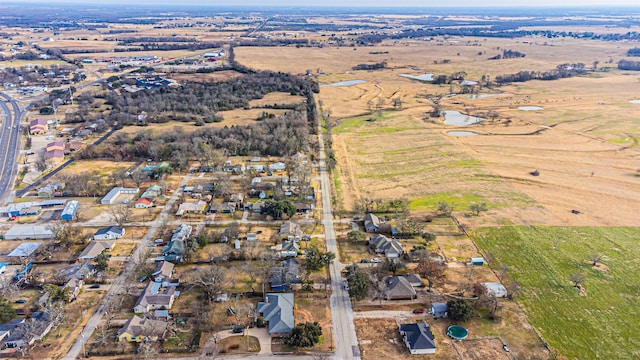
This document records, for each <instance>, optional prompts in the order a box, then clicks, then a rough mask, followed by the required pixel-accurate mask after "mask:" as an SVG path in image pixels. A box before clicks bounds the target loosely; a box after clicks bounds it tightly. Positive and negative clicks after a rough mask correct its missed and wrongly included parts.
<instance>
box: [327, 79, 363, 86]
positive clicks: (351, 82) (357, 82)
mask: <svg viewBox="0 0 640 360" xmlns="http://www.w3.org/2000/svg"><path fill="white" fill-rule="evenodd" d="M365 82H366V81H364V80H347V81H340V82H334V83H331V84H322V85H320V86H352V85H358V84H362V83H365Z"/></svg>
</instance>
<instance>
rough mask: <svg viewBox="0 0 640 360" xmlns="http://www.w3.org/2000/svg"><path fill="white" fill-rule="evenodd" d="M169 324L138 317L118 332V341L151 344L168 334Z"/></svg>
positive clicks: (135, 316) (128, 321)
mask: <svg viewBox="0 0 640 360" xmlns="http://www.w3.org/2000/svg"><path fill="white" fill-rule="evenodd" d="M167 326H168V324H167V322H165V321H162V320H152V319H143V318H141V317H139V316H137V315H133V317H132V318H131V319H129V320H127V322H126V323H125V324H124V326H123V327H122V328H121V329H120V330H118V333H117V335H118V341H127V342H143V341H144V342H150V341H158V340H160V339H163V338H164V336H165V334H166V332H167Z"/></svg>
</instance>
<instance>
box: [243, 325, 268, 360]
mask: <svg viewBox="0 0 640 360" xmlns="http://www.w3.org/2000/svg"><path fill="white" fill-rule="evenodd" d="M248 333H249V335H251V336H255V337H257V338H258V341H259V342H260V352H259V353H258V354H260V355H265V354H272V352H271V335H269V331H268V330H267V328H257V327H256V328H250V329H249V330H248Z"/></svg>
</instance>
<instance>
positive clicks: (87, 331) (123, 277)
mask: <svg viewBox="0 0 640 360" xmlns="http://www.w3.org/2000/svg"><path fill="white" fill-rule="evenodd" d="M190 179H191V178H190V177H189V176H186V177H185V178H184V180H182V182H181V183H180V186H179V187H178V190H177V191H175V192H174V193H173V195H172V196H171V198H170V199H169V201H168V202H167V205H166V206H165V208H164V209H163V210H162V212H161V213H160V215H159V216H158V217H157V218H156V220H154V221H153V222H152V223H151V227H150V228H149V231H148V232H147V234H146V235H145V236H144V238H143V239H142V243H141V244H140V245H139V246H138V247H137V248H136V250H135V252H134V253H133V254H132V255H131V259H135V260H137V259H140V256H141V255H142V253H143V252H144V251H145V250H146V249H147V246H148V245H149V242H150V241H151V240H152V239H153V238H154V235H155V234H156V232H157V231H158V229H160V227H161V226H162V225H163V224H164V223H165V222H166V219H167V213H168V212H169V210H170V209H171V208H172V205H173V204H174V203H175V202H176V201H177V200H178V198H179V197H180V194H182V186H183V185H184V184H186V183H187V181H188V180H190ZM134 263H135V261H129V262H128V263H127V264H126V265H125V268H124V269H123V270H122V273H120V276H118V278H116V279H115V280H114V281H113V283H112V284H111V287H110V288H109V290H108V291H107V293H106V294H105V296H104V298H102V302H101V303H100V305H99V306H98V308H97V310H96V312H95V313H94V314H93V315H92V316H91V318H89V320H88V321H87V324H86V325H85V326H84V328H83V329H82V331H81V333H80V336H79V337H78V338H77V339H76V341H75V343H73V346H72V347H71V349H70V350H69V352H68V353H67V355H66V356H65V357H63V358H62V359H64V360H75V359H77V358H78V356H79V355H80V353H81V352H82V345H83V342H84V341H85V340H88V339H89V337H91V334H92V333H93V331H94V330H95V329H96V327H98V325H99V324H100V321H101V320H102V316H103V315H104V309H105V305H106V304H107V303H108V302H109V300H110V299H111V298H114V297H117V296H119V294H120V293H121V292H122V289H123V285H124V283H125V282H126V281H127V276H129V274H131V272H132V271H133V267H134Z"/></svg>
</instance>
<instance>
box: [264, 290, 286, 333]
mask: <svg viewBox="0 0 640 360" xmlns="http://www.w3.org/2000/svg"><path fill="white" fill-rule="evenodd" d="M257 310H258V313H260V314H262V317H263V318H264V321H265V323H267V324H268V331H269V335H271V336H282V335H285V334H288V333H290V332H291V330H293V326H294V325H295V324H294V317H293V293H267V294H265V295H264V301H263V302H259V303H258V307H257Z"/></svg>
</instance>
